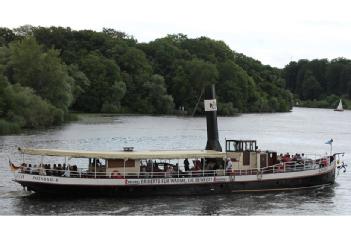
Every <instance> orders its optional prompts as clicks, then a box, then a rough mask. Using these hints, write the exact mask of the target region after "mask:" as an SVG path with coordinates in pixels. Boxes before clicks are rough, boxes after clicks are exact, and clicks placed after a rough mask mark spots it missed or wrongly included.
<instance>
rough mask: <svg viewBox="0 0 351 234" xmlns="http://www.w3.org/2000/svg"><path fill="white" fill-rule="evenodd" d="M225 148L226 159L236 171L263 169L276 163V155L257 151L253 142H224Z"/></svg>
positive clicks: (270, 152)
mask: <svg viewBox="0 0 351 234" xmlns="http://www.w3.org/2000/svg"><path fill="white" fill-rule="evenodd" d="M225 146H226V147H225V149H226V154H227V157H228V158H230V159H231V161H232V163H233V168H234V169H237V170H247V169H253V168H265V167H269V166H272V165H275V164H277V163H278V159H277V153H276V152H273V151H265V152H261V151H258V146H257V143H256V141H255V140H226V141H225Z"/></svg>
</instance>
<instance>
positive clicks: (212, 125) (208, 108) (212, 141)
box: [204, 85, 222, 151]
mask: <svg viewBox="0 0 351 234" xmlns="http://www.w3.org/2000/svg"><path fill="white" fill-rule="evenodd" d="M204 104H205V113H206V123H207V144H206V150H215V151H222V147H221V144H220V143H219V141H218V125H217V101H216V93H215V85H211V86H208V87H207V88H206V89H205V103H204Z"/></svg>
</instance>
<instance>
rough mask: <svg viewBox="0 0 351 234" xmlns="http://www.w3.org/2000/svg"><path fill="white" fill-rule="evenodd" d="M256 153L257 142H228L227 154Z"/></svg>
mask: <svg viewBox="0 0 351 234" xmlns="http://www.w3.org/2000/svg"><path fill="white" fill-rule="evenodd" d="M246 150H247V151H250V152H253V151H256V141H239V140H226V152H243V151H246Z"/></svg>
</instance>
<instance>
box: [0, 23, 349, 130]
mask: <svg viewBox="0 0 351 234" xmlns="http://www.w3.org/2000/svg"><path fill="white" fill-rule="evenodd" d="M350 72H351V67H350V61H349V60H346V59H336V60H332V61H330V62H329V61H328V60H313V61H307V60H300V61H298V62H291V63H290V64H288V65H287V66H286V67H285V68H284V69H278V68H274V67H271V66H268V65H263V64H261V62H259V61H257V60H255V59H253V58H250V57H247V56H245V55H243V54H240V53H237V52H235V51H233V50H231V49H230V48H229V47H228V45H226V44H225V43H224V42H223V41H217V40H213V39H210V38H207V37H200V38H188V37H187V36H186V35H183V34H175V35H168V36H166V37H163V38H159V39H156V40H154V41H151V42H149V43H138V41H137V40H136V39H135V38H134V37H132V36H130V35H127V34H126V33H123V32H119V31H116V30H114V29H107V28H104V29H103V30H102V31H101V32H96V31H92V30H80V31H77V30H72V29H70V28H62V27H50V28H45V27H32V26H22V27H19V28H16V29H9V28H0V134H6V133H13V132H18V131H20V130H21V129H23V128H40V127H47V126H51V125H56V124H60V123H62V122H64V121H67V120H70V119H72V112H84V113H86V112H89V113H128V114H130V113H138V114H179V113H182V114H185V113H187V114H189V115H192V114H197V115H201V114H203V108H202V105H203V104H202V102H199V100H201V97H202V92H203V89H204V87H205V86H207V85H209V84H212V83H215V84H216V91H217V99H218V110H219V111H218V112H219V115H233V114H236V113H242V112H286V111H289V110H290V109H291V108H292V104H293V103H294V101H296V100H300V101H301V103H302V104H304V105H310V106H313V105H316V104H315V103H314V102H318V103H317V104H318V105H319V104H320V102H328V104H330V105H332V104H334V103H332V102H334V101H335V100H336V99H338V97H339V96H345V97H348V98H350V95H351V81H350V78H349V76H348V74H349V73H350ZM308 101H311V102H310V103H308ZM329 102H330V103H329ZM197 104H198V105H197ZM324 104H325V103H324Z"/></svg>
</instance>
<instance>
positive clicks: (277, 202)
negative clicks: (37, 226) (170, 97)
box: [0, 108, 351, 215]
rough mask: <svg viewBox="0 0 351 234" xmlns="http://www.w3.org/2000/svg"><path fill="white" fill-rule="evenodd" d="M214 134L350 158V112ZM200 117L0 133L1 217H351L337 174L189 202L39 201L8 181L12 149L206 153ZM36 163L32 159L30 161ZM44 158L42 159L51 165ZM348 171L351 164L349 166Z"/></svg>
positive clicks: (244, 123)
mask: <svg viewBox="0 0 351 234" xmlns="http://www.w3.org/2000/svg"><path fill="white" fill-rule="evenodd" d="M218 124H219V137H220V140H221V144H222V147H224V144H223V143H224V139H225V138H227V139H253V140H257V143H258V146H259V148H260V149H262V150H264V149H269V150H276V151H278V152H279V153H286V152H289V153H305V154H306V153H318V154H325V153H326V152H329V151H330V147H329V145H327V144H325V142H326V141H327V140H329V139H331V138H332V139H333V140H334V142H333V152H345V153H346V155H345V156H344V157H343V160H344V161H345V162H346V164H347V163H348V162H349V161H350V157H351V156H350V155H351V144H350V143H351V111H344V112H335V111H332V110H327V109H307V108H294V109H293V111H292V112H289V113H274V114H242V115H240V116H238V117H220V118H219V119H218ZM205 145H206V120H205V118H188V117H174V116H166V117H165V116H163V117H155V116H107V115H82V116H81V120H80V121H77V122H72V123H69V124H65V125H63V126H60V127H55V128H50V129H47V130H38V131H28V132H25V133H23V134H21V135H9V136H0V149H1V152H0V215H350V214H351V180H350V179H351V176H350V173H349V172H348V171H347V172H346V173H342V172H340V175H339V176H338V177H337V178H336V184H335V185H334V186H329V187H323V188H318V189H309V190H302V191H293V192H274V193H256V194H231V195H214V196H190V197H148V198H138V199H135V198H133V199H127V198H123V199H121V198H118V199H117V198H83V199H80V198H74V199H73V198H61V199H60V198H55V199H50V198H42V197H37V196H31V195H30V194H29V193H28V192H26V191H23V190H22V187H21V186H19V185H17V184H16V183H15V182H13V181H12V178H13V174H12V172H11V171H10V170H9V168H8V158H9V157H10V158H11V160H12V161H13V162H15V163H16V164H19V163H20V162H21V157H20V155H19V154H17V150H16V149H17V147H19V146H22V147H37V148H61V149H77V150H101V151H108V150H121V149H122V148H123V146H134V147H135V150H153V149H203V148H204V147H205ZM27 159H28V160H32V161H33V162H38V161H35V160H36V159H33V158H27ZM48 162H49V161H47V163H48ZM349 169H350V170H351V167H350V168H349Z"/></svg>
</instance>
